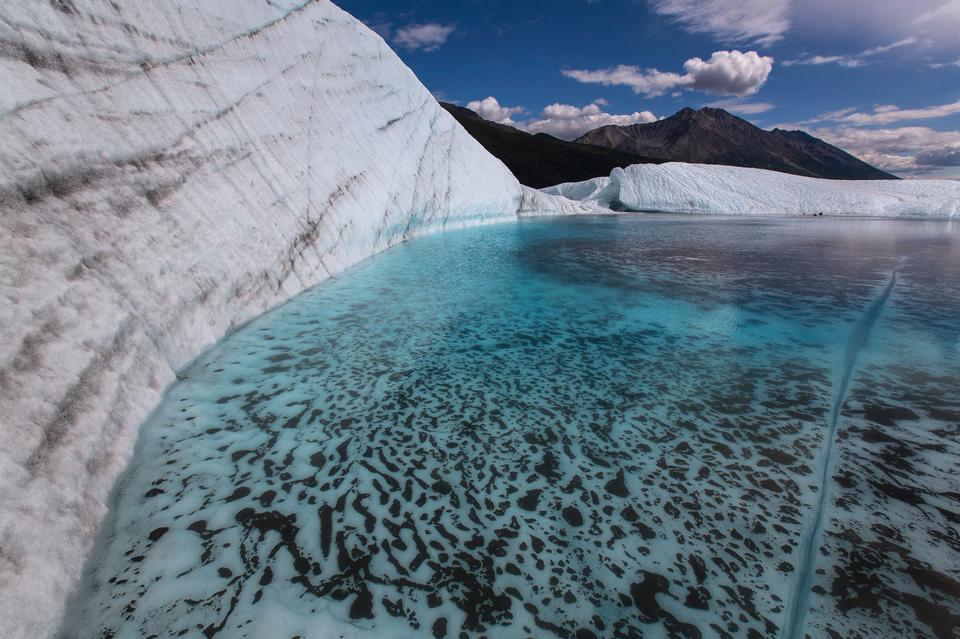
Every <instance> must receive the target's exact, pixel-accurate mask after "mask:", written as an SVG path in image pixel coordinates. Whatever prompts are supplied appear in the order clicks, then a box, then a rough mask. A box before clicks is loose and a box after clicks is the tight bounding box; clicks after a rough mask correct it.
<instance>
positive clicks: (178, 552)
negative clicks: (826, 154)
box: [63, 216, 960, 639]
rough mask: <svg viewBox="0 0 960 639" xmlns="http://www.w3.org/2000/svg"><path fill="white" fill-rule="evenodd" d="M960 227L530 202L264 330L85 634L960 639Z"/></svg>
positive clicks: (164, 425)
mask: <svg viewBox="0 0 960 639" xmlns="http://www.w3.org/2000/svg"><path fill="white" fill-rule="evenodd" d="M958 351H960V227H958V226H957V225H956V224H950V223H946V222H944V223H937V222H923V223H921V222H909V221H868V220H831V219H825V218H815V219H812V218H807V219H779V220H756V219H752V220H737V219H704V218H675V217H665V216H609V217H584V218H564V219H541V220H524V221H521V222H519V223H517V224H509V225H497V226H489V227H482V228H475V229H468V230H463V231H457V232H451V233H446V234H440V235H434V236H430V237H425V238H421V239H417V240H414V241H411V242H409V243H406V244H404V245H401V246H398V247H396V248H394V249H391V250H390V251H387V252H386V253H384V254H381V255H379V256H377V257H375V258H372V259H370V260H368V261H366V262H364V263H362V264H361V265H359V266H357V267H355V268H353V269H351V270H349V271H348V272H346V273H344V274H343V275H341V276H340V277H338V278H335V279H334V280H331V281H329V282H327V283H325V284H323V285H321V286H319V287H317V288H315V289H313V290H311V291H309V292H307V293H305V294H303V295H301V296H300V297H298V298H296V299H294V300H292V301H291V302H290V303H288V304H286V305H285V306H283V307H281V308H279V309H276V310H274V311H272V312H270V313H268V314H267V315H265V316H263V317H261V318H259V319H257V320H256V321H254V322H252V323H250V324H249V325H247V326H245V327H243V328H242V329H241V330H239V331H237V332H236V333H235V334H233V335H231V336H230V337H229V338H227V339H225V340H224V341H223V342H222V343H220V344H219V345H218V346H217V347H215V348H214V349H212V350H211V351H209V352H208V353H206V354H205V355H204V356H202V357H201V358H200V359H199V360H198V361H197V362H196V363H195V364H194V365H192V366H191V367H190V368H189V369H188V370H186V371H184V373H183V376H182V377H183V379H182V381H180V382H179V383H178V384H177V385H176V386H174V387H173V388H172V389H171V390H170V391H169V393H168V395H167V396H166V399H165V401H164V402H163V404H162V405H161V406H160V407H159V408H158V409H157V410H156V412H155V413H154V414H153V415H152V417H151V418H150V419H149V420H148V422H147V423H146V424H144V426H143V430H142V431H141V435H140V440H139V442H138V448H137V451H136V455H135V459H134V461H133V463H132V464H131V467H130V469H129V471H128V472H127V474H126V475H125V476H124V477H123V479H122V480H121V482H120V484H119V486H118V490H117V495H116V498H115V502H114V504H113V510H112V512H111V514H110V516H109V519H108V521H107V523H106V525H105V528H104V533H103V536H102V539H101V541H100V543H99V546H98V549H97V551H96V553H95V555H94V557H93V558H92V559H91V561H90V563H89V565H88V569H87V573H86V575H85V578H84V581H83V584H82V587H81V588H80V590H79V592H78V593H77V595H76V597H75V601H74V602H73V603H72V605H71V608H70V612H69V614H68V616H67V618H66V620H65V621H64V625H63V635H64V636H65V637H68V638H77V639H89V638H90V637H114V638H117V639H120V638H141V637H151V636H153V637H171V636H186V637H254V638H261V637H263V638H271V639H273V638H281V639H284V638H288V637H298V636H299V637H309V638H324V639H325V638H327V637H389V638H391V639H399V638H403V637H426V638H429V637H451V638H457V637H469V638H476V637H489V638H491V639H496V638H513V637H518V638H519V637H561V638H571V639H574V638H575V639H586V638H591V637H597V638H599V637H685V638H693V637H747V638H754V637H757V638H760V637H785V638H788V639H800V638H802V637H804V636H805V635H809V636H810V637H816V638H820V637H837V638H840V637H842V638H848V637H883V638H890V637H914V636H924V637H941V638H943V637H955V636H956V634H954V633H956V632H957V628H958V627H960V559H958V557H960V472H958V460H960V352H958Z"/></svg>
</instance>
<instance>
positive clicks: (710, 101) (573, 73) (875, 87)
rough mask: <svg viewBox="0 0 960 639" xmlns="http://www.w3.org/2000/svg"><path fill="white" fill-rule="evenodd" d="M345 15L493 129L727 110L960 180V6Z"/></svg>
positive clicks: (910, 172) (534, 1) (377, 4)
mask: <svg viewBox="0 0 960 639" xmlns="http://www.w3.org/2000/svg"><path fill="white" fill-rule="evenodd" d="M338 4H339V5H340V6H341V7H343V8H344V9H346V10H347V11H349V12H351V13H352V14H354V15H355V16H357V17H358V18H360V19H362V20H364V21H365V22H366V23H367V24H369V25H370V26H371V27H372V28H374V30H376V31H377V32H378V33H380V34H381V35H382V36H383V37H384V39H385V40H386V41H387V42H388V43H390V45H391V46H392V47H393V48H394V49H395V50H396V51H397V52H398V53H399V54H400V56H401V57H402V58H403V60H404V61H405V62H406V63H407V64H408V65H409V66H410V67H411V68H412V69H413V70H414V71H415V72H416V73H417V75H418V76H419V77H420V79H421V80H422V81H423V82H424V84H426V86H427V87H428V88H430V90H431V91H433V92H434V93H435V95H437V96H438V97H439V98H441V99H445V100H449V101H451V102H457V103H459V104H463V105H470V104H471V103H472V107H473V108H475V110H477V111H479V112H480V113H481V114H482V115H484V116H485V117H487V118H489V119H494V120H498V121H504V122H508V123H512V124H515V125H517V126H520V127H522V128H526V129H529V130H534V131H536V130H542V131H546V132H548V133H552V134H554V135H558V136H559V137H565V138H568V139H569V138H572V137H576V135H578V134H579V133H582V132H584V131H586V130H589V129H590V128H594V127H595V126H600V125H602V124H608V123H630V122H643V121H648V120H651V119H653V118H656V117H665V116H668V115H671V114H673V113H674V112H676V111H677V110H678V109H680V108H682V107H684V106H692V107H695V108H698V107H701V106H706V105H718V106H722V107H724V108H727V109H728V110H730V111H732V112H735V113H737V114H738V115H740V116H741V117H745V118H746V119H748V120H750V121H752V122H754V123H755V124H757V125H758V126H762V127H765V128H771V127H773V126H781V127H786V128H802V129H804V130H807V131H809V132H810V133H813V134H814V135H817V136H819V137H822V138H824V139H826V140H827V141H829V142H832V143H834V144H837V145H838V146H841V147H842V148H845V149H847V150H849V151H851V152H853V153H855V154H857V155H859V156H861V157H863V158H864V159H866V160H868V161H870V162H872V163H874V164H876V165H878V166H880V167H882V168H885V169H887V170H891V171H893V172H896V173H898V174H900V175H904V176H923V177H960V0H553V1H546V0H522V1H519V2H518V1H517V0H509V1H508V0H466V1H454V2H451V1H449V0H420V1H415V2H408V3H397V2H387V1H385V0H339V2H338ZM487 98H492V100H491V99H487Z"/></svg>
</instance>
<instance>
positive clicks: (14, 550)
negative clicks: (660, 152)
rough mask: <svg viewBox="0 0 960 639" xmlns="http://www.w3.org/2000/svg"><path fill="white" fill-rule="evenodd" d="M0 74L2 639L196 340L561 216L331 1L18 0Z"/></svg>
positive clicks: (24, 620) (82, 536) (101, 503)
mask: <svg viewBox="0 0 960 639" xmlns="http://www.w3.org/2000/svg"><path fill="white" fill-rule="evenodd" d="M0 77H2V78H3V85H4V87H3V88H4V90H3V92H2V94H0V207H2V216H0V295H2V300H0V337H2V339H0V419H2V425H0V434H2V437H0V626H2V627H3V634H4V636H6V637H12V638H16V637H31V638H34V637H44V636H49V635H50V634H51V633H52V632H53V631H54V629H55V627H56V625H57V623H58V621H59V616H60V613H61V611H62V609H63V605H64V601H65V599H66V597H67V595H68V593H69V591H70V589H71V587H72V586H73V584H74V583H75V580H76V578H77V576H78V575H79V573H80V569H81V566H82V564H83V562H84V559H85V557H86V556H87V554H88V552H89V550H90V547H91V544H92V541H93V539H94V537H95V534H96V531H97V528H98V525H99V522H100V520H101V517H102V516H103V514H104V512H105V508H106V507H105V501H106V500H107V497H108V493H109V491H110V489H111V486H112V485H113V483H114V481H115V479H116V478H117V476H118V474H119V472H120V471H121V470H122V469H123V467H124V465H125V464H126V463H127V460H128V459H129V455H130V452H131V448H132V445H133V442H134V439H135V436H136V431H137V427H138V425H139V424H140V423H141V422H142V421H143V419H144V418H145V417H146V415H147V413H148V412H149V411H150V410H151V409H152V408H153V407H154V406H155V405H156V404H157V402H158V400H159V399H160V396H161V394H162V393H163V391H164V389H165V387H166V386H167V385H168V384H170V383H171V382H172V381H173V380H174V379H175V376H176V371H177V370H179V369H180V368H181V367H183V366H184V365H185V364H187V363H188V362H189V361H190V360H191V359H192V358H194V357H195V356H196V355H197V354H198V353H199V352H200V351H201V350H203V349H204V348H205V347H207V346H209V345H211V344H212V343H213V342H215V341H216V340H217V339H219V338H220V337H222V336H223V335H224V334H225V333H226V332H227V331H229V330H230V329H231V328H233V327H235V326H237V325H238V324H240V323H242V322H244V321H246V320H248V319H250V318H251V317H253V316H255V315H257V314H259V313H261V312H262V311H264V310H266V309H268V308H270V307H272V306H274V305H276V304H278V303H281V302H283V301H284V300H286V299H288V298H290V297H291V296H293V295H295V294H297V293H298V292H300V291H302V290H303V289H305V288H307V287H309V286H311V285H313V284H316V283H318V282H320V281H321V280H323V279H325V278H328V277H330V276H331V275H333V274H335V273H337V272H339V271H341V270H343V269H344V268H346V267H348V266H349V265H351V264H353V263H355V262H357V261H358V260H361V259H363V258H365V257H367V256H369V255H371V254H373V253H375V252H377V251H379V250H382V249H384V248H386V247H388V246H390V245H392V244H395V243H397V242H400V241H402V240H404V239H405V238H408V237H411V236H412V235H415V234H418V233H422V232H428V231H433V230H439V229H444V228H450V227H454V226H461V225H466V224H474V223H479V222H483V221H489V220H496V219H507V218H513V217H515V216H517V215H518V213H520V212H521V209H522V212H523V213H536V212H539V211H542V210H543V209H544V208H549V207H550V206H551V202H550V198H549V197H546V196H544V195H542V194H539V193H533V192H529V191H526V190H524V189H522V188H521V187H520V185H519V184H518V183H517V181H516V180H515V179H514V178H513V176H512V175H511V174H510V173H509V172H508V171H507V169H506V168H505V167H504V166H503V165H502V164H501V163H500V162H499V161H498V160H496V159H494V158H493V157H492V156H490V155H488V154H487V153H486V152H485V151H484V150H483V148H482V147H481V146H480V145H479V144H478V143H476V142H475V141H474V140H473V139H472V138H471V137H470V136H469V135H467V133H466V132H465V131H464V130H463V129H461V128H460V126H459V125H457V124H456V123H455V122H454V120H453V118H452V117H451V116H450V115H449V114H447V113H446V112H445V111H444V110H443V109H441V108H440V107H439V105H438V104H437V102H436V101H435V100H434V99H433V97H432V96H431V95H430V93H429V92H428V91H427V90H426V89H425V88H424V87H423V86H422V85H421V84H420V83H419V82H418V81H417V79H416V77H415V76H414V75H413V73H412V72H411V71H410V70H409V69H407V68H406V67H405V66H404V65H403V64H402V62H401V61H400V60H399V59H398V58H397V57H396V56H395V55H394V54H393V52H392V51H391V50H390V49H389V47H387V45H386V44H385V43H384V42H383V41H382V40H381V39H380V38H379V37H377V36H376V35H374V34H373V33H372V32H371V31H369V30H368V29H367V28H366V27H364V26H363V25H362V24H360V23H359V22H358V21H356V20H355V19H353V18H352V17H350V16H349V15H347V14H346V13H344V12H343V11H341V10H340V9H338V8H337V7H335V6H334V5H332V4H331V3H330V2H326V1H322V0H320V1H308V2H293V1H291V0H273V1H270V2H239V3H235V2H202V3H201V2H189V1H187V0H163V1H160V2H155V1H151V0H124V1H123V2H110V1H106V0H103V1H101V0H50V1H49V2H39V1H35V2H27V1H22V2H8V3H3V4H2V6H0ZM571 206H573V207H574V208H572V209H571ZM577 206H578V205H572V203H570V202H566V203H562V207H564V208H565V210H577Z"/></svg>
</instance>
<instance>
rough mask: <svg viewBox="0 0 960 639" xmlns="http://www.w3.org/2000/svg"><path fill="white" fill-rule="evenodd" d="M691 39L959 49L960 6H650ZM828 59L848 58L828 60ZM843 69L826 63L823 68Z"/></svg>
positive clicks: (927, 2)
mask: <svg viewBox="0 0 960 639" xmlns="http://www.w3.org/2000/svg"><path fill="white" fill-rule="evenodd" d="M646 2H647V5H648V6H649V7H650V9H651V10H652V11H654V12H655V13H658V14H660V15H662V16H665V17H666V18H668V19H669V20H671V21H672V22H674V23H675V24H677V25H678V26H679V27H680V28H682V29H684V30H685V31H688V32H690V33H694V34H698V35H706V36H708V37H710V38H713V39H714V40H715V41H717V42H722V43H725V44H756V45H763V46H766V45H770V44H773V43H775V42H778V41H780V40H782V39H784V37H786V35H787V34H788V32H790V31H791V30H797V31H802V32H817V33H819V34H821V35H828V36H837V35H843V36H844V39H845V40H859V41H862V42H869V43H879V44H883V43H884V42H890V41H898V40H901V39H904V38H907V37H918V38H921V39H923V40H924V41H925V42H926V43H927V44H928V45H929V46H931V47H934V48H940V49H943V48H946V47H949V48H950V49H952V50H955V49H956V45H957V33H958V31H960V0H646ZM821 57H823V58H834V57H840V58H843V57H845V56H832V55H829V56H828V55H825V56H821ZM830 63H837V64H838V63H839V61H837V62H821V64H830Z"/></svg>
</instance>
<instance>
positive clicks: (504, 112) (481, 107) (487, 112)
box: [467, 96, 526, 125]
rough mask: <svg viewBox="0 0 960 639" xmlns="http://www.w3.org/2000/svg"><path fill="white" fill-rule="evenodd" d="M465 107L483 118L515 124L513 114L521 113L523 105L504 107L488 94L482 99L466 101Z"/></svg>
mask: <svg viewBox="0 0 960 639" xmlns="http://www.w3.org/2000/svg"><path fill="white" fill-rule="evenodd" d="M467 108H468V109H470V110H471V111H474V112H475V113H476V114H477V115H479V116H480V117H481V118H483V119H484V120H490V121H491V122H499V123H500V124H510V125H513V124H516V123H515V122H514V121H513V116H515V115H517V114H518V113H523V112H524V111H525V110H526V109H524V108H523V107H505V106H502V105H501V104H500V101H499V100H497V99H496V98H495V97H493V96H490V97H487V98H484V99H482V100H473V101H471V102H468V103H467Z"/></svg>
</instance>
